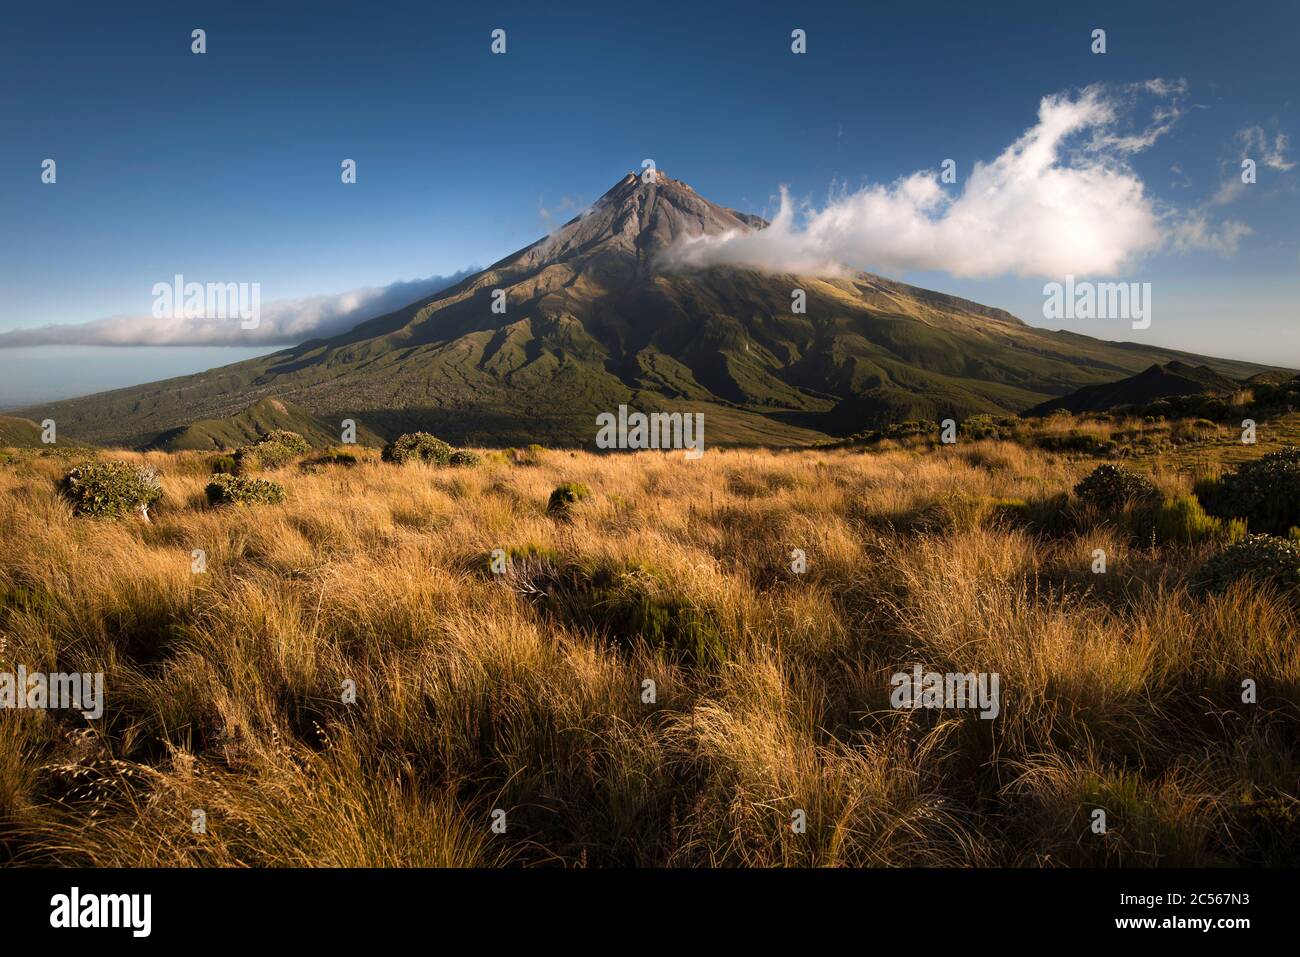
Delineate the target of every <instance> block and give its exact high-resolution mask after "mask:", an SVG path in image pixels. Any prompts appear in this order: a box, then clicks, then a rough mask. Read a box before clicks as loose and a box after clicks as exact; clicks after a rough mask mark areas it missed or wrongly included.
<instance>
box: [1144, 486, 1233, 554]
mask: <svg viewBox="0 0 1300 957" xmlns="http://www.w3.org/2000/svg"><path fill="white" fill-rule="evenodd" d="M1155 533H1156V540H1157V541H1159V542H1161V543H1163V544H1179V545H1195V544H1197V543H1199V542H1205V541H1211V540H1215V539H1218V540H1225V541H1228V542H1234V541H1237V540H1239V539H1241V538H1243V537H1245V534H1246V523H1245V522H1244V521H1243V520H1241V519H1239V518H1238V519H1228V520H1227V521H1225V520H1223V519H1220V518H1215V517H1214V516H1212V515H1208V514H1206V511H1205V509H1204V508H1202V507H1201V503H1200V502H1199V501H1198V500H1197V498H1196V496H1194V495H1179V496H1177V497H1175V498H1171V499H1167V500H1166V501H1164V502H1162V503H1161V505H1160V509H1159V511H1157V512H1156V518H1155Z"/></svg>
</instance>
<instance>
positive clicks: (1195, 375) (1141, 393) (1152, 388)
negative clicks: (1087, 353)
mask: <svg viewBox="0 0 1300 957" xmlns="http://www.w3.org/2000/svg"><path fill="white" fill-rule="evenodd" d="M1254 378H1256V379H1260V380H1267V379H1271V378H1273V377H1272V376H1256V377H1254ZM1239 388H1241V385H1240V384H1239V383H1238V382H1236V381H1234V380H1233V379H1229V378H1228V377H1227V376H1223V375H1220V374H1219V373H1218V372H1215V371H1214V370H1213V369H1211V368H1210V367H1209V366H1206V365H1201V366H1195V367H1193V366H1189V365H1186V364H1184V363H1182V362H1166V363H1165V364H1164V365H1153V366H1151V367H1150V368H1148V369H1144V370H1143V371H1142V372H1139V373H1138V374H1137V375H1135V376H1129V377H1128V378H1126V379H1120V380H1119V381H1117V382H1108V383H1106V384H1104V385H1093V386H1084V387H1083V388H1082V389H1078V390H1076V391H1075V392H1071V393H1070V394H1069V395H1063V396H1060V397H1059V398H1055V399H1049V400H1048V401H1046V402H1042V403H1039V404H1038V405H1036V406H1034V407H1033V408H1032V409H1028V410H1026V412H1025V414H1026V415H1047V414H1048V413H1050V412H1055V411H1056V410H1057V409H1066V410H1068V411H1070V412H1105V411H1106V410H1107V409H1113V408H1117V407H1118V406H1124V405H1146V404H1147V403H1149V402H1154V401H1155V400H1156V399H1167V398H1171V397H1173V396H1180V395H1201V394H1204V393H1220V394H1231V393H1233V392H1235V391H1237V389H1239Z"/></svg>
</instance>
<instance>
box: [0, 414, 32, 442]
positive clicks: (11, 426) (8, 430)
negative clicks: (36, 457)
mask: <svg viewBox="0 0 1300 957" xmlns="http://www.w3.org/2000/svg"><path fill="white" fill-rule="evenodd" d="M41 444H42V443H41V427H40V426H39V425H37V424H36V423H35V422H32V421H31V420H29V419H20V418H15V417H14V416H10V415H0V449H6V448H7V449H35V448H40V447H41Z"/></svg>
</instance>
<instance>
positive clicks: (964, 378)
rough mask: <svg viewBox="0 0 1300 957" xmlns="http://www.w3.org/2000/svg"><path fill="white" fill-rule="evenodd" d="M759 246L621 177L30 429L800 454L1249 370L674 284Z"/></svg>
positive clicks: (722, 271)
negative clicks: (462, 259) (302, 426)
mask: <svg viewBox="0 0 1300 957" xmlns="http://www.w3.org/2000/svg"><path fill="white" fill-rule="evenodd" d="M765 226H766V223H765V222H764V221H763V220H762V219H760V218H759V217H757V216H752V215H748V214H746V213H740V212H736V211H735V210H731V209H727V208H725V207H722V206H718V205H716V204H714V203H711V202H709V201H708V200H707V199H705V198H704V197H702V196H700V195H699V194H698V193H696V192H695V190H693V189H692V188H691V187H689V186H687V185H686V184H685V183H682V182H680V181H678V180H675V179H672V178H670V177H668V176H665V175H664V174H663V173H662V172H660V173H658V175H657V177H656V179H655V181H654V182H643V181H642V179H641V176H640V175H639V174H637V173H629V174H627V175H626V176H624V177H623V178H622V179H620V180H619V181H618V182H617V183H615V184H614V186H613V187H612V188H611V189H610V190H608V191H607V192H606V193H605V194H604V195H603V196H601V198H600V199H599V200H597V201H596V202H595V203H594V204H593V205H592V207H591V208H590V209H589V210H587V211H586V212H585V213H583V214H582V215H580V216H578V217H576V218H575V219H573V220H571V221H570V222H568V223H566V224H565V225H564V226H562V227H561V228H560V229H558V230H556V231H555V232H554V233H552V234H551V235H549V236H546V237H544V238H543V239H540V240H538V241H537V242H535V243H533V244H532V245H530V246H527V247H525V248H524V249H521V250H519V251H518V252H516V253H513V254H512V255H510V256H507V257H506V258H505V259H502V260H500V261H499V262H497V263H495V264H493V265H492V266H490V267H489V268H487V269H485V270H483V271H482V272H480V273H477V274H475V275H473V276H470V277H469V278H467V279H465V280H463V281H462V282H460V283H458V284H457V285H455V286H452V287H450V288H448V289H445V290H443V291H441V292H438V293H436V294H435V295H433V296H431V297H429V298H426V299H422V300H420V301H418V302H414V303H412V304H411V305H409V306H407V307H405V308H403V309H399V310H397V311H396V312H392V313H389V314H387V315H383V316H379V317H377V318H375V319H371V320H369V321H368V322H364V323H362V324H360V325H359V326H357V327H355V328H354V329H352V330H351V331H349V332H347V333H345V334H343V335H340V336H335V337H333V338H330V339H321V340H314V341H311V342H305V343H303V344H301V345H299V346H295V347H293V348H291V349H286V350H283V351H281V352H277V353H274V354H271V355H268V356H262V357H260V358H257V359H251V360H248V361H245V362H240V363H237V364H235V365H230V366H225V367H223V368H220V369H214V370H211V371H209V372H205V373H201V374H198V375H191V376H183V377H181V378H176V379H169V380H166V381H164V382H156V383H151V384H148V385H141V386H134V387H131V388H128V389H119V390H116V391H114V392H107V393H102V394H100V395H96V396H91V397H87V398H83V399H72V400H68V401H64V402H57V403H52V404H49V405H46V406H41V407H37V408H34V409H29V410H24V414H26V415H28V416H30V417H31V418H34V419H38V420H39V419H42V418H46V417H50V418H54V419H55V420H56V421H57V422H58V423H59V429H60V433H61V434H62V433H66V434H67V435H68V436H70V437H72V438H77V439H83V440H88V441H94V442H100V443H113V444H130V445H149V444H163V445H166V444H167V442H168V441H169V440H170V438H171V437H172V436H177V435H186V436H187V439H186V441H187V442H192V441H194V437H195V436H196V435H199V436H210V437H212V438H211V441H213V442H214V444H215V443H216V442H218V441H220V436H223V435H231V434H238V433H240V432H241V431H242V430H243V429H244V427H245V426H246V424H247V423H246V422H244V419H248V420H249V421H252V420H251V419H249V417H248V416H247V415H244V416H243V419H241V418H239V417H240V416H241V414H242V413H244V412H245V411H246V410H248V409H249V407H250V406H253V405H255V404H257V403H260V402H262V401H263V400H265V399H270V398H275V399H280V400H285V401H287V402H289V403H291V404H292V407H294V408H295V409H298V410H300V411H298V412H297V413H295V414H300V415H308V416H314V417H316V420H318V421H324V422H327V423H328V422H338V421H340V420H342V419H344V418H353V419H356V420H357V421H358V422H359V423H361V424H362V425H363V427H368V428H369V429H370V430H372V431H373V433H377V434H378V435H381V436H392V435H394V434H396V433H399V432H403V431H410V430H413V429H425V430H428V431H432V432H435V433H438V434H442V435H444V436H445V437H446V438H448V439H449V440H451V441H454V442H456V443H458V444H474V443H480V444H520V443H526V442H532V441H543V442H552V443H566V444H575V445H587V446H590V445H591V444H592V442H593V441H594V436H595V417H596V416H597V415H598V414H599V413H601V412H609V411H613V410H616V409H617V408H618V407H619V406H620V405H628V406H630V407H633V408H636V409H640V410H642V411H656V410H668V411H673V410H681V411H692V412H703V413H705V414H706V419H707V420H708V427H707V428H708V435H709V441H710V442H711V443H720V442H735V443H771V444H804V443H808V442H813V441H817V440H820V439H824V438H826V437H828V436H841V435H847V434H851V433H854V432H858V431H861V430H863V429H864V428H869V427H877V426H880V425H883V424H887V423H889V422H892V421H899V420H903V419H938V418H941V417H945V416H953V417H956V418H961V417H963V416H966V415H970V414H973V413H978V412H1001V413H1012V412H1019V411H1022V410H1024V409H1028V408H1030V407H1032V406H1035V405H1038V404H1040V403H1042V402H1044V401H1045V400H1048V399H1050V398H1052V397H1054V396H1060V395H1063V394H1065V393H1068V392H1071V391H1072V390H1075V389H1079V388H1082V387H1085V386H1090V385H1098V384H1101V383H1106V382H1112V381H1115V380H1118V379H1122V378H1124V377H1126V376H1129V375H1131V374H1133V373H1135V372H1138V371H1140V370H1142V369H1144V368H1147V367H1148V366H1151V365H1152V364H1163V363H1167V362H1169V361H1170V360H1174V359H1178V360H1186V361H1189V362H1190V363H1192V364H1197V365H1199V364H1204V365H1207V366H1209V367H1211V368H1212V369H1213V371H1214V372H1216V373H1219V374H1222V375H1229V376H1247V375H1250V374H1252V373H1255V372H1259V371H1261V368H1262V367H1259V366H1254V365H1251V364H1249V363H1242V362H1234V361H1229V360H1216V359H1204V358H1201V357H1197V356H1191V355H1188V354H1186V353H1179V352H1174V351H1171V350H1165V349H1155V348H1150V347H1145V346H1139V345H1136V344H1133V343H1114V342H1105V341H1101V340H1098V339H1092V338H1089V337H1087V336H1081V335H1075V334H1072V333H1066V332H1050V331H1047V330H1044V329H1037V328H1034V327H1032V326H1028V325H1026V324H1024V323H1023V322H1021V321H1020V320H1019V319H1017V318H1015V317H1014V316H1012V315H1011V314H1009V313H1007V312H1005V311H1003V310H1001V309H994V308H990V307H988V306H982V305H979V304H978V303H974V302H970V301H968V300H965V299H959V298H957V297H954V296H948V295H944V294H942V293H937V292H930V291H928V290H924V289H919V288H916V287H914V286H908V285H905V284H903V283H899V282H893V281H891V280H888V279H883V278H881V277H879V276H873V275H870V274H866V273H859V274H856V275H852V276H848V277H844V278H835V279H824V278H818V277H814V276H798V275H772V274H769V273H761V272H756V271H752V270H746V269H738V268H732V267H711V268H707V269H689V270H684V269H678V268H667V264H666V262H665V259H666V257H665V255H664V254H665V253H666V251H667V250H669V249H670V248H671V247H672V246H673V244H674V243H677V242H680V241H683V240H685V239H686V238H688V237H693V236H699V235H716V234H720V233H725V232H731V231H740V230H750V229H762V228H764V227H765ZM796 290H802V291H803V296H804V298H805V299H806V308H805V310H804V311H802V312H796V311H795V310H794V301H795V299H796V293H795V291H796ZM259 408H260V406H259ZM225 419H233V420H235V421H232V422H230V423H228V425H229V427H226V425H223V424H222V422H223V420H225ZM199 420H202V422H203V427H202V428H201V429H197V430H194V429H187V428H186V427H187V426H190V425H192V424H194V423H196V422H197V421H199Z"/></svg>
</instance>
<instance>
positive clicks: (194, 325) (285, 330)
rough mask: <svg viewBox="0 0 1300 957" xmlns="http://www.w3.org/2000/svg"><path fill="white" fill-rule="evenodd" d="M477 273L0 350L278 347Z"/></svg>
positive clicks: (117, 319)
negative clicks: (252, 321) (250, 319)
mask: <svg viewBox="0 0 1300 957" xmlns="http://www.w3.org/2000/svg"><path fill="white" fill-rule="evenodd" d="M476 271H477V270H475V269H466V270H462V271H461V272H458V273H454V274H452V275H450V276H430V277H429V278H427V279H414V280H410V281H399V282H394V283H390V284H389V285H387V286H372V287H367V288H364V289H353V290H351V291H349V292H344V293H338V294H336V295H322V296H308V297H306V298H303V299H280V300H277V301H275V302H269V303H265V304H263V305H262V307H261V320H260V322H259V323H258V325H257V328H255V329H243V328H241V326H240V320H239V319H237V318H232V319H205V318H180V317H177V318H174V319H172V318H163V319H159V318H157V317H155V316H153V315H152V314H150V313H145V314H141V315H128V316H109V317H107V318H104V319H95V320H93V321H91V322H86V323H81V324H60V325H50V326H43V327H41V328H39V329H15V330H13V331H12V332H3V333H0V348H6V347H17V346H50V345H60V346H259V345H267V346H279V345H297V344H298V343H300V342H305V341H306V340H308V339H316V338H321V337H324V336H333V335H337V334H339V333H341V332H347V331H348V330H349V329H351V328H352V327H353V326H355V325H357V324H358V323H361V322H365V321H366V320H367V319H373V318H375V317H376V316H382V315H384V314H385V313H389V312H392V311H394V310H396V309H401V308H402V307H403V306H409V305H410V304H411V303H413V302H416V301H418V300H420V299H423V298H425V297H427V296H431V295H433V294H434V293H436V292H439V291H441V290H443V289H446V288H448V287H449V286H453V285H455V284H456V283H458V282H460V281H461V280H462V279H464V278H465V277H466V276H469V275H472V274H473V273H474V272H476Z"/></svg>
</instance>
